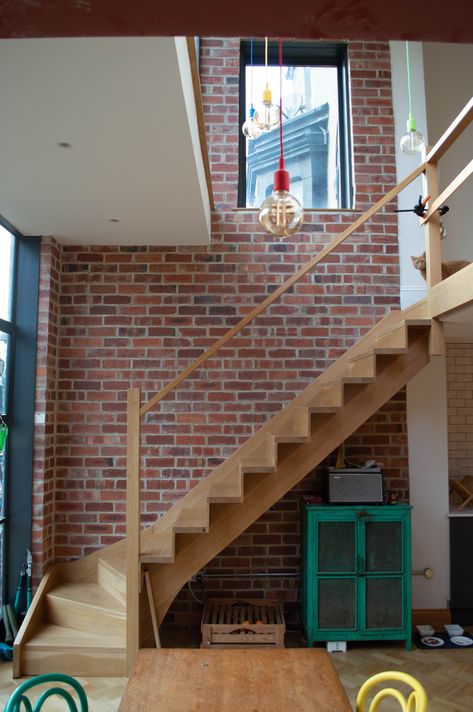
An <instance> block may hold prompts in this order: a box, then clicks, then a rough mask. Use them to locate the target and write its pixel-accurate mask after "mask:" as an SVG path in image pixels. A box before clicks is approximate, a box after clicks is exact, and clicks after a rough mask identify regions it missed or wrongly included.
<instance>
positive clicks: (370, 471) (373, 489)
mask: <svg viewBox="0 0 473 712" xmlns="http://www.w3.org/2000/svg"><path fill="white" fill-rule="evenodd" d="M326 497H327V502H328V503H329V504H382V503H383V473H382V472H381V470H380V469H379V467H370V468H365V467H353V468H341V469H337V468H336V467H329V468H328V471H327V481H326Z"/></svg>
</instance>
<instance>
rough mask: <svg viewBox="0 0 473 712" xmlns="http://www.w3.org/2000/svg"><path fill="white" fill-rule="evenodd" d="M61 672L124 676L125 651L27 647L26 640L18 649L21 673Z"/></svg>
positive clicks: (89, 675) (125, 673)
mask: <svg viewBox="0 0 473 712" xmlns="http://www.w3.org/2000/svg"><path fill="white" fill-rule="evenodd" d="M51 670H54V671H55V672H62V673H65V674H66V675H72V676H74V677H125V676H126V675H127V665H126V651H125V649H124V650H123V651H121V652H107V653H103V652H100V653H96V652H94V650H93V648H90V649H88V650H84V651H81V652H79V651H74V650H61V651H55V652H52V651H45V650H40V649H38V650H29V649H28V644H26V646H25V647H24V649H23V650H22V652H21V674H22V675H42V674H43V673H48V672H51Z"/></svg>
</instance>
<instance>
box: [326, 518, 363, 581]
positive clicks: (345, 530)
mask: <svg viewBox="0 0 473 712" xmlns="http://www.w3.org/2000/svg"><path fill="white" fill-rule="evenodd" d="M318 527H319V529H318V537H317V541H318V551H317V564H318V565H317V569H318V572H319V573H355V571H356V563H355V562H356V556H355V547H356V540H355V522H353V521H351V522H343V521H340V522H319V523H318Z"/></svg>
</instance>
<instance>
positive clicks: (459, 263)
mask: <svg viewBox="0 0 473 712" xmlns="http://www.w3.org/2000/svg"><path fill="white" fill-rule="evenodd" d="M411 260H412V264H413V265H414V267H415V268H416V269H418V270H419V272H420V273H421V275H422V276H423V278H424V279H426V270H427V261H426V258H425V252H424V253H423V254H422V255H419V257H415V256H414V255H411ZM470 264H471V262H470V261H469V260H452V261H451V262H442V279H447V277H450V275H452V274H455V272H458V270H460V269H463V267H466V266H467V265H470Z"/></svg>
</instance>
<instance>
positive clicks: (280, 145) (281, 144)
mask: <svg viewBox="0 0 473 712" xmlns="http://www.w3.org/2000/svg"><path fill="white" fill-rule="evenodd" d="M281 160H282V161H283V165H282V166H281V165H280V166H279V167H280V168H284V149H283V142H282V39H281V38H279V162H280V163H281Z"/></svg>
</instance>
